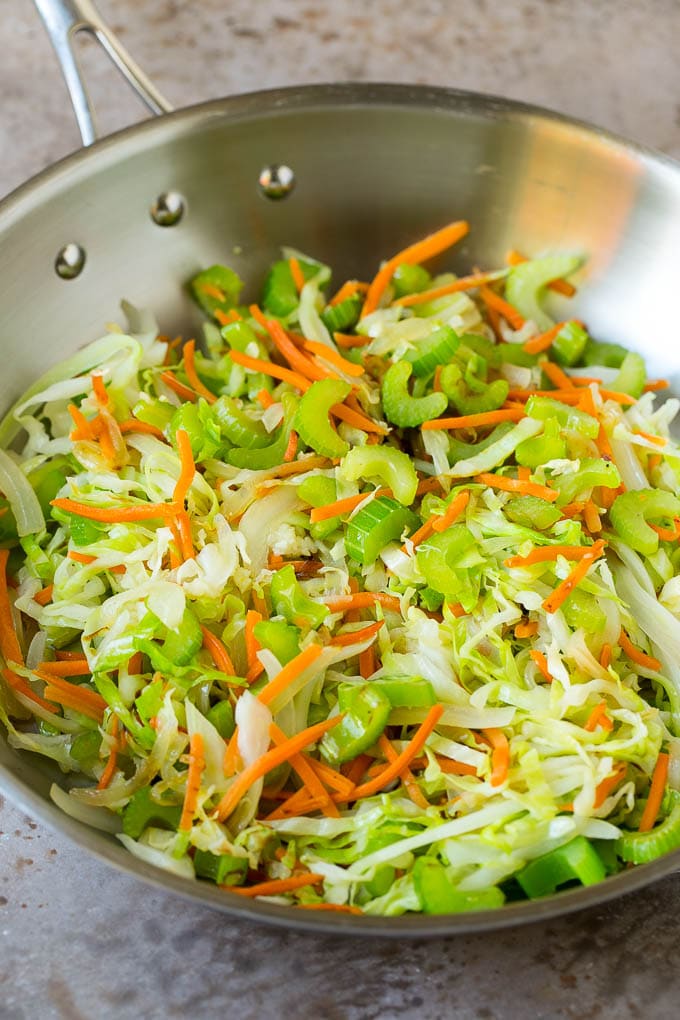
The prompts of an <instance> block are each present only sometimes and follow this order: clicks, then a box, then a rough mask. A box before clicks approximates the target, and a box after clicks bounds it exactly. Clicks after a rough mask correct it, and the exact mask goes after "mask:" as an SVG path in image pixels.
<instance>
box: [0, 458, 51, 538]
mask: <svg viewBox="0 0 680 1020" xmlns="http://www.w3.org/2000/svg"><path fill="white" fill-rule="evenodd" d="M0 491H2V492H4V494H5V496H6V497H7V499H8V500H9V505H10V506H11V508H12V513H13V514H14V517H15V520H16V522H17V533H18V535H19V537H20V538H23V537H24V536H25V535H34V534H36V533H37V532H40V531H44V530H45V518H44V516H43V512H42V510H41V508H40V503H39V502H38V497H37V496H36V494H35V492H34V491H33V489H32V488H31V483H30V482H29V480H28V478H27V477H26V475H25V474H24V473H23V471H22V470H21V468H20V467H19V465H18V464H16V463H15V462H14V461H13V460H12V458H11V457H10V456H9V454H7V453H5V451H4V450H0Z"/></svg>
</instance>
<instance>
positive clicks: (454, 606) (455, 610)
mask: <svg viewBox="0 0 680 1020" xmlns="http://www.w3.org/2000/svg"><path fill="white" fill-rule="evenodd" d="M447 606H448V610H449V612H450V613H451V615H452V616H455V618H456V619H457V620H459V619H460V618H461V616H467V612H466V611H465V609H464V608H463V606H461V604H460V602H448V603H447Z"/></svg>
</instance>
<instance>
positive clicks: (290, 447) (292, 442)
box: [283, 429, 298, 464]
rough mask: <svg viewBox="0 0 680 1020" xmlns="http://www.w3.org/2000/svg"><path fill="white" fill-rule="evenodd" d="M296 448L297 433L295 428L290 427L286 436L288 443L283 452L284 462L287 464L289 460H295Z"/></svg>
mask: <svg viewBox="0 0 680 1020" xmlns="http://www.w3.org/2000/svg"><path fill="white" fill-rule="evenodd" d="M297 449H298V434H297V432H296V431H295V429H291V430H290V435H289V436H288V443H287V445H286V449H285V452H284V454H283V459H284V461H285V462H286V464H289V463H290V462H291V461H293V460H295V457H296V456H297Z"/></svg>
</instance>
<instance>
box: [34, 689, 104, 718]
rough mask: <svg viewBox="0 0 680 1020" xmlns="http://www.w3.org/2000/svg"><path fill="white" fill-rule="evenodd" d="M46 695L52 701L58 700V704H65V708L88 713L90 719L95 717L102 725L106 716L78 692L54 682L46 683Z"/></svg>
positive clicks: (82, 713) (83, 713) (84, 713)
mask: <svg viewBox="0 0 680 1020" xmlns="http://www.w3.org/2000/svg"><path fill="white" fill-rule="evenodd" d="M45 697H46V698H49V700H50V701H54V702H56V704H58V705H63V706H64V708H72V709H73V710H74V711H75V712H80V714H81V715H86V716H87V717H88V718H89V719H94V721H95V722H96V723H99V724H100V725H101V723H102V720H103V718H104V712H103V710H102V711H99V710H98V709H96V708H94V707H92V706H91V705H89V704H87V703H85V702H83V701H82V700H81V699H80V698H79V697H78V695H77V694H73V693H72V692H71V691H62V690H60V689H59V688H58V687H55V686H54V684H49V683H48V684H46V686H45Z"/></svg>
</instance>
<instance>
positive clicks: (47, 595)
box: [33, 584, 54, 606]
mask: <svg viewBox="0 0 680 1020" xmlns="http://www.w3.org/2000/svg"><path fill="white" fill-rule="evenodd" d="M53 594H54V585H53V584H48V585H47V587H46V588H43V589H42V591H37V592H36V593H35V595H34V596H33V601H34V602H37V603H38V605H39V606H46V605H47V603H48V602H51V601H52V595H53Z"/></svg>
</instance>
